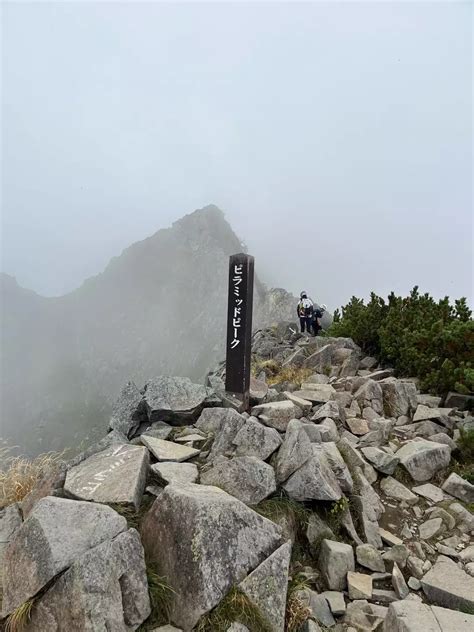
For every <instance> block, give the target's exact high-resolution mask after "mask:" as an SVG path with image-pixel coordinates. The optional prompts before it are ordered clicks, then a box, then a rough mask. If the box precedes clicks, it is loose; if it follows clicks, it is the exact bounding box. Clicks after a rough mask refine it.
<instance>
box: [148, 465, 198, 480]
mask: <svg viewBox="0 0 474 632" xmlns="http://www.w3.org/2000/svg"><path fill="white" fill-rule="evenodd" d="M151 470H152V472H154V473H155V474H157V475H158V477H159V478H160V479H161V480H162V481H163V482H164V483H165V484H166V485H168V484H169V483H195V482H196V481H197V479H198V477H199V470H198V468H197V465H195V464H194V463H173V462H171V461H168V462H164V463H155V464H154V465H152V466H151Z"/></svg>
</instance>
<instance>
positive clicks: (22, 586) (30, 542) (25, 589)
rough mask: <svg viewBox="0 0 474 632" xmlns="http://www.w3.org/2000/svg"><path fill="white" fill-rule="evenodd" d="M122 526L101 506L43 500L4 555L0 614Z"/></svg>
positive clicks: (124, 523) (122, 522) (122, 521)
mask: <svg viewBox="0 0 474 632" xmlns="http://www.w3.org/2000/svg"><path fill="white" fill-rule="evenodd" d="M126 528H127V521H126V520H125V518H124V517H123V516H120V515H119V514H118V513H117V512H116V511H114V510H113V509H112V508H111V507H107V506H106V505H98V504H95V503H89V502H80V501H75V500H67V499H65V498H54V497H46V498H42V499H41V500H40V501H38V502H37V503H36V505H35V507H34V508H33V511H32V512H31V513H30V515H29V517H28V518H27V520H25V522H24V523H23V524H22V525H21V527H20V528H19V529H18V530H17V531H16V532H15V534H14V537H13V539H12V540H11V542H10V544H9V546H8V547H7V549H6V551H5V558H4V586H3V614H4V615H6V614H9V613H10V612H12V611H13V610H14V609H15V608H17V607H18V606H20V605H21V604H23V603H24V602H25V601H27V600H28V599H30V598H31V597H33V596H34V595H36V594H37V593H38V592H39V591H40V590H41V589H42V588H44V587H45V586H46V585H47V584H48V583H49V582H50V581H51V580H52V579H53V578H54V577H56V575H58V574H59V573H61V572H62V571H64V570H65V569H67V568H69V566H70V565H71V564H72V563H73V561H74V560H76V559H78V558H79V557H80V556H81V555H82V554H84V553H85V552H86V551H88V550H89V549H91V548H93V547H95V546H98V545H99V544H101V543H102V542H105V541H106V540H110V539H112V538H114V537H116V536H117V535H118V534H119V533H122V532H123V531H125V530H126Z"/></svg>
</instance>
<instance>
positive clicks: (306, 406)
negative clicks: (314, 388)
mask: <svg viewBox="0 0 474 632" xmlns="http://www.w3.org/2000/svg"><path fill="white" fill-rule="evenodd" d="M283 395H284V396H285V397H286V399H288V400H289V401H290V402H293V404H295V406H298V408H301V410H302V411H303V415H305V416H306V415H308V414H309V413H310V412H311V408H312V407H313V402H311V401H309V400H307V399H303V398H302V397H299V396H298V395H297V394H296V393H290V392H289V391H283Z"/></svg>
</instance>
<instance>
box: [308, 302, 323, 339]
mask: <svg viewBox="0 0 474 632" xmlns="http://www.w3.org/2000/svg"><path fill="white" fill-rule="evenodd" d="M326 309H327V307H326V305H324V304H323V305H321V307H318V306H317V305H316V307H315V308H314V309H313V317H312V323H311V325H312V328H313V335H315V336H317V335H318V334H319V332H320V331H321V329H322V328H323V327H322V325H321V318H322V317H323V314H324V312H325V311H326Z"/></svg>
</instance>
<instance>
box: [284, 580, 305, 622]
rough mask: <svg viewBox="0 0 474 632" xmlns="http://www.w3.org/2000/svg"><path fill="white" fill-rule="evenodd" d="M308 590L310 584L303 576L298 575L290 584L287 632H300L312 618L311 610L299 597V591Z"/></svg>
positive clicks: (287, 602)
mask: <svg viewBox="0 0 474 632" xmlns="http://www.w3.org/2000/svg"><path fill="white" fill-rule="evenodd" d="M306 588H308V584H307V582H306V580H305V579H303V578H301V576H299V575H296V576H295V577H294V578H293V579H291V580H290V582H289V584H288V595H287V598H286V614H285V619H286V624H285V630H287V632H298V630H300V629H301V627H302V625H303V623H304V622H305V621H307V620H308V619H309V618H310V616H311V610H310V609H309V608H308V607H307V606H306V605H305V603H304V602H303V601H302V599H301V598H300V597H299V596H298V591H300V590H305V589H306Z"/></svg>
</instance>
